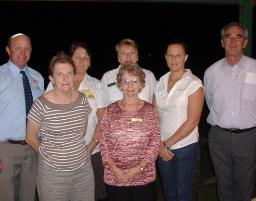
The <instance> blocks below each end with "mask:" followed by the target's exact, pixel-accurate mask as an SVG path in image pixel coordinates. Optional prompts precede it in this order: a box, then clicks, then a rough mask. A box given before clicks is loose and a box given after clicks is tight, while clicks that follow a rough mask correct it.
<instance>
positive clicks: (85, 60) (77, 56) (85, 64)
mask: <svg viewBox="0 0 256 201" xmlns="http://www.w3.org/2000/svg"><path fill="white" fill-rule="evenodd" d="M72 59H73V61H74V63H75V66H76V74H85V73H86V72H87V70H88V68H89V67H90V65H91V57H90V56H89V54H88V52H87V50H86V49H84V48H82V47H78V48H76V50H75V51H74V54H73V56H72Z"/></svg>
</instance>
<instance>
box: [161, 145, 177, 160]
mask: <svg viewBox="0 0 256 201" xmlns="http://www.w3.org/2000/svg"><path fill="white" fill-rule="evenodd" d="M159 156H160V157H161V158H162V159H163V160H164V161H170V160H172V158H173V157H174V156H175V154H174V153H173V152H172V151H171V150H170V149H167V148H165V147H163V148H161V149H160V154H159Z"/></svg>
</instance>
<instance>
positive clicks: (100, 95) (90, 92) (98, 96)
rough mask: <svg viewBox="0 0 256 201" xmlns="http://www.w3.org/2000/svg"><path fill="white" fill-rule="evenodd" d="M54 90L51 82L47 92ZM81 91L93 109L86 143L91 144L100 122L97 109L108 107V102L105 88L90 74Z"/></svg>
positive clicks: (94, 151) (89, 119) (86, 76)
mask: <svg viewBox="0 0 256 201" xmlns="http://www.w3.org/2000/svg"><path fill="white" fill-rule="evenodd" d="M52 88H53V86H52V83H51V82H50V83H49V84H48V86H47V89H46V91H49V90H51V89H52ZM78 90H79V91H81V92H83V93H84V94H85V96H86V98H87V100H88V102H89V104H90V106H91V108H92V111H91V113H90V114H89V117H88V125H87V131H86V135H85V141H86V142H87V144H88V143H90V141H91V140H92V136H93V134H94V130H95V127H96V124H97V122H98V117H97V114H96V112H97V109H98V108H103V107H106V100H105V96H104V91H103V88H102V87H101V84H100V81H99V80H98V79H96V78H94V77H92V76H90V75H88V74H86V75H85V77H84V79H83V80H82V82H81V83H80V85H79V88H78ZM99 151H100V150H99V146H97V147H96V148H95V149H94V150H93V152H92V154H95V153H97V152H99Z"/></svg>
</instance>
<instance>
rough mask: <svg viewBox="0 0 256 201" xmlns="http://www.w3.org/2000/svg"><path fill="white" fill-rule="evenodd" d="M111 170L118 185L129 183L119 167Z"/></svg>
mask: <svg viewBox="0 0 256 201" xmlns="http://www.w3.org/2000/svg"><path fill="white" fill-rule="evenodd" d="M110 170H111V171H112V172H113V174H114V176H115V178H116V180H117V181H118V183H125V182H127V181H128V179H127V177H126V176H125V172H124V171H123V170H122V169H120V168H118V167H117V166H114V167H111V169H110Z"/></svg>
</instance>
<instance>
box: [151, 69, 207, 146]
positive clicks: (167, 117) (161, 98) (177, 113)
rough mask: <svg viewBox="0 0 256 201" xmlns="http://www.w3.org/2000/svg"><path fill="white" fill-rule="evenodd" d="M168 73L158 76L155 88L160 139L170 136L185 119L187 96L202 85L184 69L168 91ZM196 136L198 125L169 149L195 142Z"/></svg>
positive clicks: (197, 134) (163, 139) (197, 135)
mask: <svg viewBox="0 0 256 201" xmlns="http://www.w3.org/2000/svg"><path fill="white" fill-rule="evenodd" d="M170 73H171V72H168V73H166V74H165V75H163V76H162V77H161V78H160V80H159V82H158V83H157V85H156V90H155V97H156V104H157V108H158V111H159V115H160V130H161V140H162V141H165V140H167V139H168V138H170V137H171V136H172V135H173V134H174V133H175V132H176V131H177V130H178V129H179V127H180V126H181V125H182V124H183V123H184V122H185V121H186V120H187V108H188V97H189V96H190V95H191V94H193V93H194V92H195V91H197V90H198V89H199V88H200V87H203V85H202V82H201V80H200V79H199V78H197V77H196V76H195V75H193V74H192V73H191V71H190V70H188V69H186V72H185V73H184V75H183V76H182V78H181V79H180V80H179V81H178V82H177V83H176V84H175V85H174V86H173V88H172V89H171V91H170V92H169V93H168V92H167V86H168V78H169V75H170ZM198 137H199V133H198V127H196V128H195V129H194V130H193V131H192V132H191V133H190V134H189V135H188V136H187V137H185V138H183V139H182V140H180V141H178V142H177V143H176V144H174V145H173V146H172V147H171V149H178V148H181V147H185V146H187V145H189V144H192V143H194V142H197V141H198Z"/></svg>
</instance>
